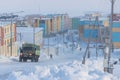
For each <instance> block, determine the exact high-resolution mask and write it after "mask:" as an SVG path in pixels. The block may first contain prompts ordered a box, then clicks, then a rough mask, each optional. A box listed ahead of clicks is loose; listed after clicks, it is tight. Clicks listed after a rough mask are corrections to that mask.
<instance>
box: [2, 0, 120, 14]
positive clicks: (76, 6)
mask: <svg viewBox="0 0 120 80" xmlns="http://www.w3.org/2000/svg"><path fill="white" fill-rule="evenodd" d="M110 6H111V3H110V0H0V13H6V12H8V13H11V12H19V11H24V13H21V14H25V13H32V14H33V13H37V14H50V13H68V14H69V15H70V16H80V15H81V14H84V13H87V12H92V11H99V12H102V13H110V8H111V7H110ZM115 12H116V13H120V0H116V2H115ZM19 14H20V13H19Z"/></svg>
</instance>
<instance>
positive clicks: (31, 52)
mask: <svg viewBox="0 0 120 80" xmlns="http://www.w3.org/2000/svg"><path fill="white" fill-rule="evenodd" d="M39 56H40V46H38V45H35V44H30V43H24V44H22V47H21V48H20V55H19V61H20V62H22V61H23V62H26V61H27V60H28V59H30V60H31V62H38V59H39Z"/></svg>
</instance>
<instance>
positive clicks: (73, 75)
mask: <svg viewBox="0 0 120 80" xmlns="http://www.w3.org/2000/svg"><path fill="white" fill-rule="evenodd" d="M99 62H100V63H101V61H100V60H99V61H98V62H96V61H87V64H86V65H83V64H81V61H77V60H75V61H73V62H68V63H64V64H60V65H52V66H36V67H35V71H32V72H31V71H30V72H27V73H26V72H25V71H17V72H16V71H14V72H12V73H11V74H9V76H8V78H7V80H111V78H112V77H113V76H112V75H110V74H108V73H104V72H103V70H101V67H102V66H99V65H101V64H99Z"/></svg>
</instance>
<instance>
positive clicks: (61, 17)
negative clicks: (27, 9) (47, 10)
mask: <svg viewBox="0 0 120 80" xmlns="http://www.w3.org/2000/svg"><path fill="white" fill-rule="evenodd" d="M25 20H26V24H27V25H28V26H33V27H40V28H43V29H44V32H43V34H44V36H46V35H48V34H51V33H59V32H63V31H65V30H68V29H71V20H70V18H69V15H68V14H48V15H28V16H26V17H25Z"/></svg>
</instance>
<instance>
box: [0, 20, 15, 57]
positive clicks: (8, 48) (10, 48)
mask: <svg viewBox="0 0 120 80" xmlns="http://www.w3.org/2000/svg"><path fill="white" fill-rule="evenodd" d="M1 23H2V22H1ZM15 42H16V24H15V23H13V24H11V23H6V22H5V23H2V25H1V26H0V54H1V55H4V56H16V55H17V54H16V53H17V46H16V45H15Z"/></svg>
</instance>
